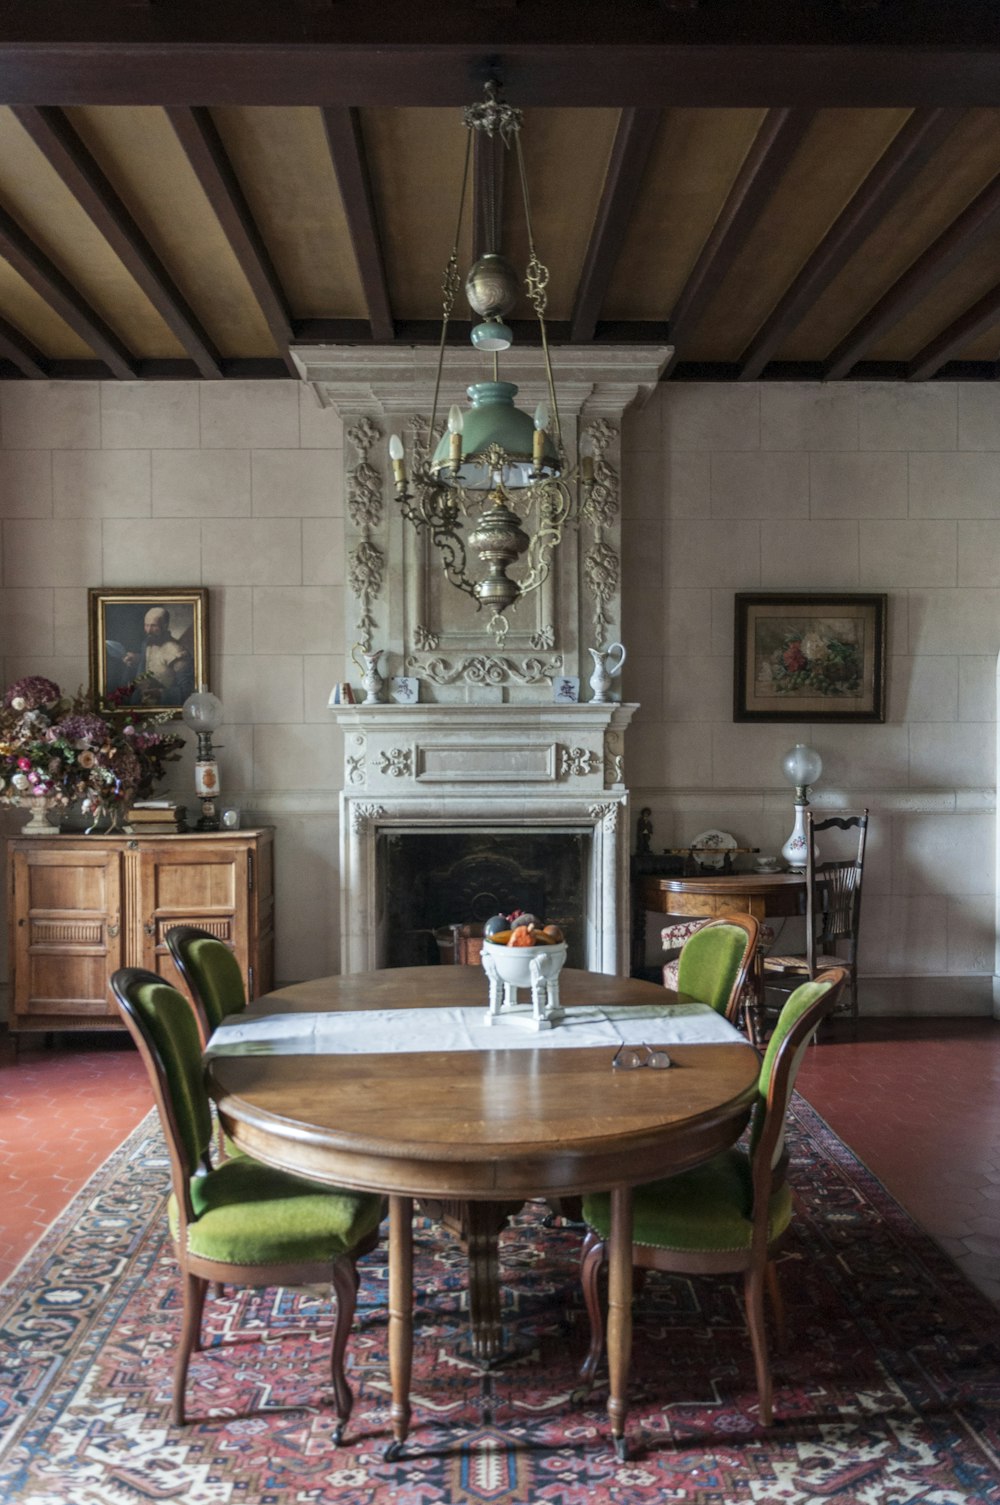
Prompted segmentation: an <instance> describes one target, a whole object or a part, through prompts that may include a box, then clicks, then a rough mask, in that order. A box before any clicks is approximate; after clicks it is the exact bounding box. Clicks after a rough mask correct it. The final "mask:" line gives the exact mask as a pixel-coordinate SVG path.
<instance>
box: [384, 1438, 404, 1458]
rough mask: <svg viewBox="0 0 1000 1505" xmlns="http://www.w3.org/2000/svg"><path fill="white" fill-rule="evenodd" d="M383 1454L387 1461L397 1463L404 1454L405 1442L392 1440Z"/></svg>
mask: <svg viewBox="0 0 1000 1505" xmlns="http://www.w3.org/2000/svg"><path fill="white" fill-rule="evenodd" d="M382 1456H383V1458H384V1459H385V1462H386V1463H397V1462H398V1461H399V1459H400V1458H402V1456H403V1444H402V1443H401V1442H399V1441H396V1440H394V1441H392V1442H390V1443H389V1446H388V1447H387V1448H386V1450H385V1452H384V1453H383V1455H382Z"/></svg>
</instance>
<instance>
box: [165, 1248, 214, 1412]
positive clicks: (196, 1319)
mask: <svg viewBox="0 0 1000 1505" xmlns="http://www.w3.org/2000/svg"><path fill="white" fill-rule="evenodd" d="M181 1283H182V1287H183V1296H184V1318H183V1322H182V1324H181V1341H180V1345H179V1347H178V1349H177V1358H176V1360H175V1361H174V1400H173V1408H172V1411H171V1415H172V1416H173V1421H174V1425H175V1426H177V1427H182V1426H183V1425H184V1421H185V1416H184V1391H185V1389H186V1387H187V1374H188V1363H189V1361H190V1358H191V1355H192V1353H193V1352H194V1351H195V1350H196V1349H200V1348H201V1317H202V1312H203V1311H204V1310H205V1293H206V1291H207V1290H208V1281H207V1280H203V1279H202V1277H201V1276H200V1275H192V1274H191V1273H190V1271H188V1270H182V1271H181Z"/></svg>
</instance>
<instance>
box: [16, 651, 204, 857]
mask: <svg viewBox="0 0 1000 1505" xmlns="http://www.w3.org/2000/svg"><path fill="white" fill-rule="evenodd" d="M132 688H134V687H123V690H122V698H123V699H124V698H126V691H127V690H129V689H132ZM116 709H117V707H116ZM169 719H170V716H169V713H166V714H164V713H163V712H159V713H149V712H143V711H138V710H136V711H134V712H132V713H131V714H130V715H127V716H126V717H125V718H124V719H115V720H114V721H112V720H111V719H110V718H109V717H108V716H107V715H106V714H104V713H102V711H100V710H98V709H97V708H96V706H95V702H94V700H93V698H92V697H91V696H90V695H89V694H86V693H85V692H83V691H78V692H77V694H75V695H65V694H64V693H63V692H62V690H61V689H60V688H59V686H58V685H57V684H55V683H54V682H53V681H52V680H51V679H45V678H43V677H42V676H41V675H38V674H33V675H29V676H28V677H26V678H24V679H19V680H16V681H15V683H14V684H12V685H10V686H9V687H8V688H7V690H6V691H5V692H4V695H3V698H2V700H0V804H3V805H28V806H31V807H32V808H33V809H35V810H36V811H37V810H38V809H39V804H40V802H43V803H44V806H45V807H47V808H55V807H59V806H67V805H70V804H73V803H74V802H77V801H79V802H80V804H81V808H82V809H83V811H84V813H85V814H87V815H88V816H90V817H91V818H92V823H94V824H96V822H97V821H98V820H100V819H102V818H108V817H118V818H120V817H121V816H122V815H123V814H124V812H126V811H127V810H128V808H129V807H130V806H131V804H132V803H133V801H134V800H136V799H147V798H149V796H150V795H151V794H152V793H153V790H154V788H155V786H156V784H157V782H158V781H159V780H160V779H161V778H162V777H163V774H164V765H165V764H166V763H170V762H175V761H176V759H177V758H178V756H179V752H180V749H181V748H182V747H183V746H184V738H183V737H179V736H177V735H176V733H171V732H167V731H165V730H164V729H163V727H162V725H161V723H162V722H164V721H167V720H169ZM36 829H37V824H36ZM49 834H51V828H49Z"/></svg>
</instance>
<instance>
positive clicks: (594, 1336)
mask: <svg viewBox="0 0 1000 1505" xmlns="http://www.w3.org/2000/svg"><path fill="white" fill-rule="evenodd" d="M607 1257H608V1250H607V1245H606V1244H605V1242H604V1240H603V1239H602V1238H601V1236H600V1234H599V1233H595V1232H594V1230H593V1229H592V1228H591V1229H590V1231H589V1232H588V1234H587V1237H586V1238H585V1239H584V1241H583V1249H582V1250H581V1252H580V1284H581V1286H582V1287H583V1299H584V1301H585V1302H586V1305H587V1316H588V1318H589V1319H590V1347H589V1349H588V1350H587V1356H586V1358H585V1359H584V1361H583V1363H582V1364H581V1365H580V1371H579V1374H580V1383H581V1385H582V1387H583V1394H584V1395H586V1393H587V1391H588V1390H589V1389H590V1387H591V1385H592V1384H593V1383H594V1375H595V1374H596V1372H597V1366H598V1364H599V1363H600V1361H601V1353H602V1352H603V1350H604V1314H603V1312H602V1311H601V1295H600V1290H599V1289H598V1287H599V1284H600V1274H601V1270H602V1268H603V1266H604V1265H605V1263H606V1262H607Z"/></svg>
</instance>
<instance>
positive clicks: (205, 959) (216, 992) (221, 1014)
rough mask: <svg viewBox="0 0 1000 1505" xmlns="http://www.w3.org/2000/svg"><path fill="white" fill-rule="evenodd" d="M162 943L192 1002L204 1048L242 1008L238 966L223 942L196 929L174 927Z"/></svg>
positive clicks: (242, 991)
mask: <svg viewBox="0 0 1000 1505" xmlns="http://www.w3.org/2000/svg"><path fill="white" fill-rule="evenodd" d="M164 939H165V941H166V943H167V946H168V948H169V951H170V955H171V956H172V957H173V959H174V963H175V965H176V967H177V970H178V972H179V973H180V974H181V977H182V978H183V979H184V981H185V983H186V984H187V986H188V988H189V990H190V993H191V997H192V998H193V999H194V1006H195V1009H196V1010H197V1012H198V1016H199V1017H198V1024H199V1030H200V1033H201V1043H202V1048H204V1047H205V1046H206V1045H207V1044H208V1037H209V1035H211V1033H212V1031H213V1030H215V1029H218V1027H219V1025H220V1024H221V1023H222V1021H223V1019H225V1017H226V1015H227V1014H236V1013H239V1011H240V1010H241V1009H244V1008H246V1002H247V998H246V989H245V988H244V986H243V974H242V972H241V971H240V964H239V962H238V961H237V960H236V958H235V956H234V955H233V953H232V952H231V951H230V949H229V947H228V946H227V945H226V944H225V942H224V941H220V940H219V938H218V936H215V935H211V934H210V933H209V932H208V931H207V930H201V929H199V928H198V926H197V925H174V926H172V927H171V929H170V930H168V931H167V933H166V935H165V937H164Z"/></svg>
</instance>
